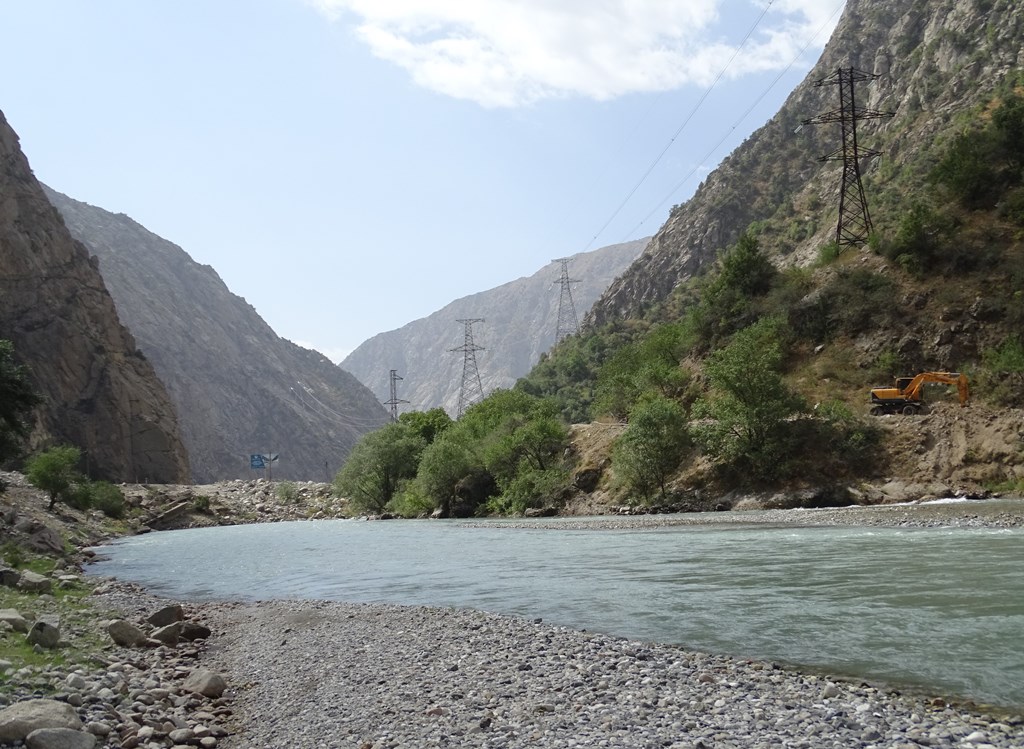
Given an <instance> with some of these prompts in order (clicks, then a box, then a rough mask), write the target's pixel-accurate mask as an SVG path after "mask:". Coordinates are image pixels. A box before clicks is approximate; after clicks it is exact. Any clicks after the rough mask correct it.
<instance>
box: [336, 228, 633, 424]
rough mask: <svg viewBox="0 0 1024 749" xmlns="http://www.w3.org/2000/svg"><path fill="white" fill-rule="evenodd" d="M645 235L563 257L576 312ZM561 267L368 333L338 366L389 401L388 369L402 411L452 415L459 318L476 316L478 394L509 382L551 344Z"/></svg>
mask: <svg viewBox="0 0 1024 749" xmlns="http://www.w3.org/2000/svg"><path fill="white" fill-rule="evenodd" d="M646 243H647V239H638V240H634V241H632V242H626V243H623V244H616V245H611V246H609V247H604V248H601V249H599V250H594V251H593V252H585V253H580V254H577V255H574V256H572V257H571V258H570V259H569V262H568V266H567V267H568V272H569V277H570V280H576V279H578V281H577V282H576V283H574V284H573V285H572V301H573V305H574V307H575V309H576V312H577V315H578V317H579V318H580V319H582V317H583V314H584V313H585V312H586V310H587V309H588V308H589V307H590V305H591V304H593V303H594V300H595V299H596V298H597V297H598V295H599V294H600V293H601V292H602V291H603V290H604V289H605V288H607V286H608V284H609V283H610V282H611V281H612V279H614V278H615V277H616V276H617V275H618V274H619V273H621V272H622V270H623V269H624V268H626V267H627V266H628V265H629V263H630V262H632V261H633V259H634V258H636V257H637V255H638V254H639V253H640V251H641V250H642V249H643V247H644V245H645V244H646ZM560 278H561V265H560V264H559V263H557V262H552V263H550V264H549V265H546V266H545V267H544V268H542V269H541V270H539V271H538V272H537V273H535V274H533V275H532V276H529V277H526V278H520V279H517V280H515V281H510V282H509V283H506V284H502V285H501V286H498V287H497V288H494V289H490V290H489V291H482V292H480V293H478V294H472V295H471V296H467V297H463V298H462V299H457V300H455V301H454V302H452V303H451V304H448V305H447V306H445V307H444V308H442V309H440V310H438V311H437V312H435V313H433V314H431V315H428V316H427V317H424V318H421V319H419V320H416V321H414V322H411V323H409V324H408V325H405V326H403V327H401V328H399V329H397V330H392V331H389V332H387V333H380V334H379V335H376V336H374V337H373V338H370V339H369V340H367V341H365V342H364V343H362V344H360V346H359V347H358V348H356V350H355V351H353V352H352V353H351V354H349V355H348V356H347V357H346V358H345V360H344V361H343V362H342V363H341V366H342V367H344V368H345V369H347V370H348V371H350V372H352V374H354V375H355V376H356V377H358V378H359V379H360V380H361V381H362V382H364V383H366V384H367V385H368V386H369V387H370V388H372V389H373V390H374V392H376V393H377V394H378V396H380V397H381V400H382V401H383V400H387V399H389V398H390V374H389V373H390V370H392V369H395V370H397V372H398V374H399V376H401V377H402V378H403V380H402V381H401V382H400V383H399V385H398V397H399V398H400V399H403V400H407V401H409V404H408V406H404V405H403V406H402V408H408V409H413V410H427V409H430V408H434V407H436V406H443V407H444V408H445V409H446V410H447V411H448V412H449V413H450V414H452V415H453V416H454V415H455V414H456V412H457V408H458V402H459V391H460V389H461V386H462V372H463V359H464V356H463V354H462V353H460V352H457V351H452V349H455V348H459V347H461V346H462V345H463V343H464V333H465V328H464V326H463V324H461V323H459V322H458V320H461V319H482V320H483V322H480V323H475V324H474V325H473V327H472V331H473V341H474V343H475V344H476V345H478V346H483V350H481V351H479V352H477V353H476V361H477V367H478V369H479V371H480V381H481V384H482V385H483V391H484V393H485V394H486V393H489V392H491V391H492V390H495V389H496V388H507V387H510V386H511V385H512V384H514V383H515V381H516V380H517V379H518V378H519V377H521V376H522V375H524V374H526V373H527V372H528V371H529V370H530V367H531V366H533V365H534V364H536V363H537V360H538V359H539V358H540V356H541V354H543V353H544V352H545V351H547V350H548V349H550V348H551V346H552V344H553V343H554V341H555V334H556V332H557V329H558V312H559V302H560V298H561V287H560V284H559V279H560Z"/></svg>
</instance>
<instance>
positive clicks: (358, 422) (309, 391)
mask: <svg viewBox="0 0 1024 749" xmlns="http://www.w3.org/2000/svg"><path fill="white" fill-rule="evenodd" d="M295 384H297V385H298V386H299V387H300V388H301V389H302V391H303V392H305V394H306V396H307V397H308V398H309V399H310V400H311V401H313V402H314V403H316V404H317V405H318V406H319V407H320V409H322V410H323V411H326V412H327V413H328V414H330V415H331V416H333V417H334V418H333V420H335V421H337V422H339V423H341V424H343V425H345V426H349V427H354V428H360V427H379V426H381V422H380V421H379V420H376V419H363V418H360V417H358V416H346V415H345V414H343V413H339V412H338V411H335V410H334V409H333V408H331V407H330V406H328V405H327V404H326V403H324V402H323V401H322V400H320V399H319V398H317V397H316V394H315V393H314V392H313V388H311V387H309V386H308V385H305V384H303V383H301V382H296V383H295ZM292 392H293V393H295V394H296V395H297V396H298V397H299V400H300V401H302V400H303V398H302V396H301V395H299V392H298V391H297V390H295V389H294V388H292ZM311 410H314V411H315V410H316V409H311ZM320 415H321V416H326V414H323V413H321V414H320Z"/></svg>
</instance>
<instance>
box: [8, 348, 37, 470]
mask: <svg viewBox="0 0 1024 749" xmlns="http://www.w3.org/2000/svg"><path fill="white" fill-rule="evenodd" d="M37 403H39V397H38V396H37V395H36V394H35V392H34V391H33V390H32V387H31V385H29V382H28V370H26V369H25V368H24V367H22V366H20V365H18V364H17V363H16V362H15V361H14V345H13V344H12V343H11V342H10V341H6V340H0V463H2V462H3V461H5V460H7V459H8V458H11V457H14V456H15V455H17V454H18V450H19V448H20V446H21V442H22V440H24V439H25V437H26V436H27V435H28V425H27V424H26V423H25V421H24V419H25V417H26V416H27V415H28V413H29V412H30V411H31V410H32V408H33V406H35V405H36V404H37Z"/></svg>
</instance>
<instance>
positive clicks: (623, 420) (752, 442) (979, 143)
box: [338, 87, 1024, 515]
mask: <svg viewBox="0 0 1024 749" xmlns="http://www.w3.org/2000/svg"><path fill="white" fill-rule="evenodd" d="M921 174H923V175H924V178H923V179H922V178H919V177H915V176H914V175H921ZM872 181H873V183H874V184H873V191H872V193H871V194H872V196H873V197H872V205H873V208H874V213H875V216H876V222H875V225H876V229H877V231H876V234H875V235H874V236H873V237H872V238H871V242H870V246H869V247H867V248H864V249H862V250H846V251H845V252H840V251H839V248H838V247H836V246H835V245H834V244H826V245H824V246H823V247H821V249H820V251H819V256H818V259H817V260H816V261H815V262H814V263H812V264H810V265H804V266H803V267H799V266H797V265H795V264H792V263H790V264H787V263H786V262H785V259H786V258H787V256H788V255H789V254H790V252H789V251H787V250H786V249H785V248H784V247H780V244H784V243H785V242H787V241H791V242H795V241H800V240H802V237H794V236H793V235H792V233H791V232H780V231H779V227H778V226H776V225H775V224H774V223H773V222H771V221H769V222H762V223H760V224H758V225H754V226H751V227H749V228H748V230H747V232H745V233H744V234H743V235H742V236H741V237H740V239H739V241H737V242H736V243H735V244H734V245H733V246H731V247H729V248H725V249H723V250H722V251H721V252H720V255H719V259H718V262H717V263H716V264H715V267H714V269H713V270H711V271H709V272H707V273H706V274H704V275H703V276H700V277H697V278H693V279H691V280H690V281H688V282H687V283H684V284H680V285H679V286H678V287H677V288H676V289H675V290H674V291H673V293H672V294H671V295H670V296H669V297H668V298H667V299H665V300H664V301H663V302H662V303H660V304H658V305H656V306H653V307H651V308H650V309H649V310H648V311H647V313H646V314H645V315H644V316H643V317H642V318H640V319H631V320H625V321H617V322H614V323H611V324H608V325H605V326H603V327H601V328H599V329H592V330H589V331H586V332H584V333H583V334H581V335H579V336H576V337H573V338H570V339H567V340H565V341H563V342H562V343H561V344H560V345H559V346H558V347H557V348H556V349H555V350H554V351H553V352H552V353H551V354H550V355H549V356H546V357H544V358H543V359H542V361H541V362H540V363H539V364H538V365H537V366H536V367H535V368H534V370H533V371H532V372H531V373H530V374H529V375H528V376H527V377H525V378H523V379H522V380H520V382H519V383H518V384H517V385H516V387H515V388H514V389H513V390H511V391H500V392H498V393H495V394H492V395H491V396H490V397H489V398H487V399H486V400H485V401H484V402H482V403H481V404H478V405H477V406H475V407H474V408H473V409H471V410H469V411H468V412H467V413H466V414H465V416H464V417H463V418H462V419H460V420H459V421H458V422H455V423H453V424H451V425H450V426H449V427H448V428H446V429H445V430H444V431H443V432H440V433H439V435H435V437H434V439H433V440H427V441H424V443H423V444H421V445H420V446H419V447H418V448H416V449H411V448H410V449H409V451H408V454H409V456H410V458H409V462H408V463H406V464H405V465H404V467H403V471H404V472H403V473H402V476H401V479H400V484H399V486H397V487H396V489H395V491H394V492H393V494H392V497H391V499H390V500H389V501H388V502H386V503H384V504H382V505H376V506H373V505H367V509H376V510H382V509H385V508H387V509H389V510H394V511H398V512H400V513H404V514H417V513H422V512H428V511H434V510H438V509H439V511H440V512H441V513H442V514H457V515H465V514H472V513H484V512H499V513H508V512H523V511H524V510H526V509H527V508H531V507H541V506H556V507H557V506H559V505H560V503H561V502H563V501H564V499H565V497H567V496H568V495H570V494H571V493H572V491H573V483H572V482H573V478H572V476H573V474H572V472H573V470H574V468H575V467H576V466H575V463H574V459H573V455H572V450H571V446H570V440H569V431H568V429H567V425H568V424H572V423H579V422H584V421H592V420H598V419H600V420H603V421H606V422H607V421H611V422H618V423H620V424H621V425H622V426H621V434H620V436H619V437H618V439H617V440H616V441H615V444H614V447H613V449H612V451H611V456H610V459H611V471H610V473H611V474H612V475H613V477H614V478H612V479H611V480H610V481H609V482H606V483H607V484H608V485H609V486H610V487H611V490H612V491H613V492H617V493H618V495H619V496H621V497H623V498H624V499H627V500H630V501H645V500H648V501H659V502H665V501H670V500H671V499H672V496H673V494H674V493H677V492H678V490H679V489H680V488H682V487H685V486H695V485H704V486H714V488H716V489H718V490H726V489H731V488H745V489H758V488H772V487H794V486H801V485H821V484H824V483H829V482H835V481H841V480H850V479H853V478H856V477H858V476H869V475H879V474H880V473H881V472H883V471H885V469H886V464H885V461H884V460H883V459H882V458H881V457H880V456H883V455H884V454H885V451H884V450H880V449H879V445H878V443H879V440H880V435H879V431H878V428H877V426H876V422H875V421H873V420H872V419H870V418H866V417H865V416H862V415H860V414H864V413H865V412H866V392H867V389H868V388H869V387H870V386H871V385H877V384H883V383H886V382H890V381H891V380H892V378H893V377H895V376H900V375H905V374H908V373H913V372H917V371H924V370H929V369H948V368H951V367H953V366H955V368H957V369H964V370H966V371H968V372H969V374H970V376H971V379H972V381H973V382H974V383H975V384H976V388H975V392H976V394H978V396H980V398H981V399H983V400H985V401H987V402H989V403H992V404H998V405H1004V406H1005V405H1013V406H1020V405H1022V397H1024V396H1022V393H1024V389H1022V388H1021V384H1022V376H1024V342H1022V340H1021V337H1020V332H1019V331H1020V330H1021V329H1022V327H1021V324H1022V323H1024V292H1022V291H1021V289H1022V288H1024V251H1022V247H1021V239H1022V237H1024V97H1022V96H1021V94H1020V92H1017V91H1014V90H1013V89H1012V87H1011V88H1009V89H1007V90H1006V91H1004V92H1002V94H1001V96H1000V97H999V98H997V100H995V101H993V102H991V103H990V104H988V105H987V106H985V107H984V108H983V109H982V110H981V111H978V112H974V113H973V117H972V118H971V119H969V120H965V121H964V123H963V124H962V127H961V129H960V131H959V133H958V134H957V135H956V136H955V137H953V138H951V139H948V140H946V141H940V142H938V143H936V144H935V145H934V146H933V147H932V148H927V149H923V150H922V151H921V152H920V155H919V156H918V157H917V159H916V160H915V161H913V162H912V163H908V164H904V165H903V166H902V167H901V169H900V170H899V171H895V170H888V171H887V170H886V168H885V167H884V166H883V167H882V168H879V169H878V170H877V171H876V173H875V176H874V178H873V180H872ZM914 184H919V185H921V186H923V187H925V188H927V189H917V190H914V189H912V186H913V185H914ZM819 210H820V211H822V212H825V209H824V208H820V207H819ZM780 215H781V213H780ZM766 245H767V246H769V247H770V248H771V250H770V252H769V251H766V250H765V246H766ZM926 341H927V342H929V345H925V343H924V342H926ZM932 341H934V343H933V344H932V343H931V342H932ZM412 417H413V415H411V414H407V415H403V419H406V418H412ZM401 424H402V422H399V424H397V425H394V429H395V430H396V432H397V431H400V430H401V428H402V427H401ZM389 443H390V444H391V445H392V446H394V445H396V444H404V442H403V441H402V440H401V439H398V440H394V439H393V440H390V441H389ZM350 465H352V464H350ZM352 472H357V470H356V469H355V468H352V469H351V471H350V473H352ZM345 475H346V472H345V471H343V472H342V475H340V476H339V479H341V478H342V477H343V476H345ZM349 478H351V476H349ZM338 488H339V490H341V491H344V490H345V489H346V485H345V482H343V481H339V486H338ZM383 496H384V495H383V494H381V497H382V498H383ZM353 498H354V497H353Z"/></svg>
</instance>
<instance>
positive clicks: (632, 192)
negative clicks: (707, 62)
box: [582, 0, 775, 252]
mask: <svg viewBox="0 0 1024 749" xmlns="http://www.w3.org/2000/svg"><path fill="white" fill-rule="evenodd" d="M774 2H775V0H769V1H768V4H767V5H765V7H764V10H762V11H761V15H759V16H758V17H757V20H756V21H754V25H753V26H751V27H750V29H749V30H748V31H747V34H746V36H744V37H743V41H741V42H740V44H739V46H738V47H736V50H735V51H734V52H733V53H732V56H731V57H730V58H729V61H728V62H726V63H725V66H724V67H723V68H722V69H721V70H720V71H718V75H717V76H715V80H714V81H712V82H711V85H710V86H708V87H707V89H706V90H705V91H704V93H703V94H701V97H700V99H698V100H697V103H696V104H694V106H693V109H692V110H690V113H689V114H688V115H687V116H686V118H685V119H684V120H683V122H682V124H681V125H680V126H679V127H678V128H677V129H676V131H675V133H674V134H673V135H672V137H671V138H669V141H668V143H666V144H665V147H664V148H663V149H661V153H659V154H658V155H657V156H656V157H655V159H654V161H652V162H651V164H650V166H648V167H647V171H645V172H644V173H643V175H641V177H640V179H639V180H637V183H636V184H635V185H633V189H631V190H630V191H629V192H628V193H627V194H626V197H625V198H623V199H622V202H621V203H619V207H618V208H616V209H615V210H614V211H613V212H612V215H611V216H609V217H608V220H607V221H605V222H604V224H603V225H602V226H601V228H600V229H598V230H597V233H595V234H594V236H592V237H591V238H590V241H589V242H587V244H586V246H585V247H584V248H583V250H582V251H583V252H586V251H587V250H589V249H590V248H591V246H593V244H594V242H596V241H597V238H598V237H599V236H601V233H602V232H604V230H605V229H607V228H608V225H609V224H611V222H612V221H614V220H615V217H616V216H618V215H619V213H620V212H621V211H622V209H623V208H625V207H626V204H627V203H628V202H629V201H630V199H631V198H632V197H633V195H635V194H636V191H637V190H639V189H640V186H641V185H642V184H643V183H644V182H646V181H647V178H648V177H649V176H651V172H653V171H654V169H655V167H657V166H658V164H660V163H661V160H662V159H663V158H665V154H667V153H668V151H669V149H670V148H672V144H673V143H675V142H676V138H678V137H679V135H680V134H681V133H682V132H683V130H684V129H685V128H686V126H687V125H688V124H689V123H690V120H692V119H693V117H694V115H696V114H697V112H698V111H699V110H700V108H701V106H702V105H703V104H704V102H705V101H706V100H707V98H708V96H710V95H711V92H712V91H714V90H715V86H717V85H718V83H719V81H721V80H722V77H723V76H724V75H725V73H726V71H728V70H729V68H730V67H731V66H732V64H733V62H734V61H735V60H736V57H737V56H738V55H739V53H740V52H741V51H742V50H743V48H744V47H745V46H746V44H747V42H748V41H750V37H752V36H753V35H754V32H755V31H756V30H757V27H758V26H760V25H761V21H763V20H764V17H765V16H766V15H768V11H769V10H770V9H771V7H772V4H773V3H774Z"/></svg>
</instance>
